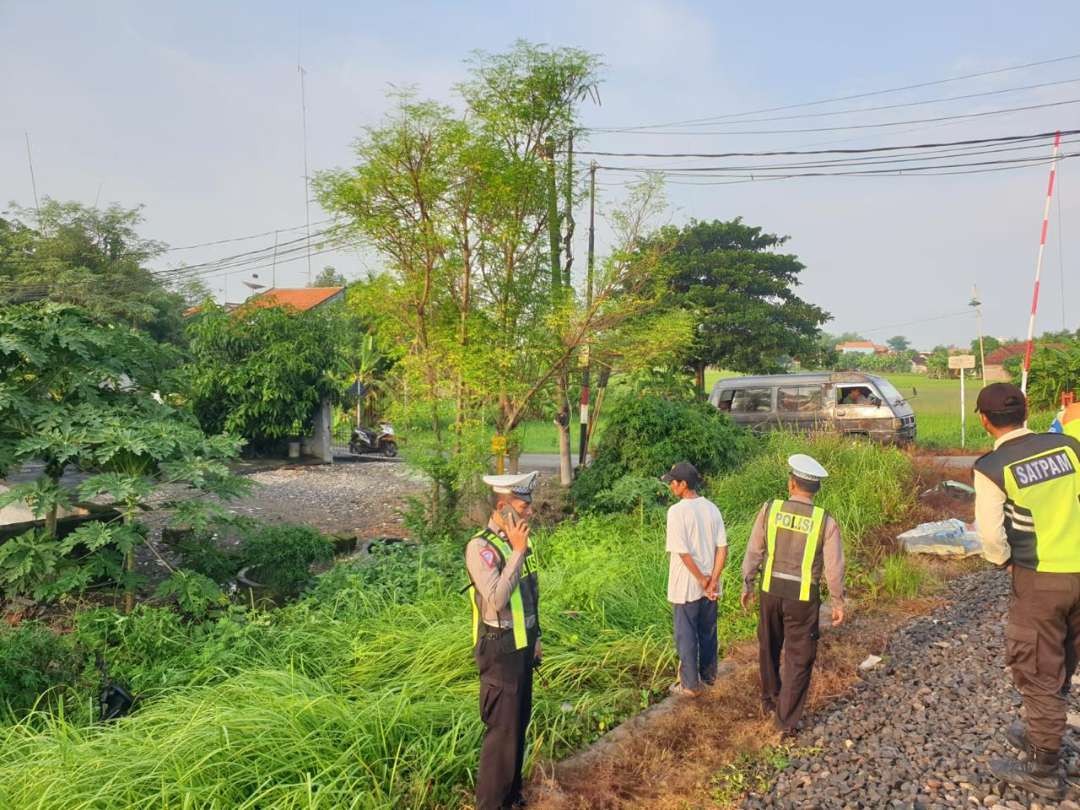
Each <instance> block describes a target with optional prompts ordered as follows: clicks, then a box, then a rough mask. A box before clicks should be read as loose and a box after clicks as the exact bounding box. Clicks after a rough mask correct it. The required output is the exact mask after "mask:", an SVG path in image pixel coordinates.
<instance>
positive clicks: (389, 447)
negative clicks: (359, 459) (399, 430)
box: [349, 423, 397, 458]
mask: <svg viewBox="0 0 1080 810" xmlns="http://www.w3.org/2000/svg"><path fill="white" fill-rule="evenodd" d="M349 452H350V453H352V454H353V455H355V456H361V455H363V454H364V453H382V454H383V455H384V456H386V457H387V458H393V457H394V456H396V455H397V437H396V436H395V434H394V427H393V425H389V424H386V423H383V424H381V425H379V430H378V431H375V430H372V429H370V428H365V427H356V428H354V429H353V432H352V438H350V439H349Z"/></svg>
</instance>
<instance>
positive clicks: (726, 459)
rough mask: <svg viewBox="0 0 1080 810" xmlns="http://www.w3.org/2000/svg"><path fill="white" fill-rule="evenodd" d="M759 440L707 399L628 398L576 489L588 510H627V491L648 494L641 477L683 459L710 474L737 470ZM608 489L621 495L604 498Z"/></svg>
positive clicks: (580, 503) (615, 410)
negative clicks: (754, 438)
mask: <svg viewBox="0 0 1080 810" xmlns="http://www.w3.org/2000/svg"><path fill="white" fill-rule="evenodd" d="M752 445H753V440H752V438H751V436H750V434H749V433H747V431H745V430H743V429H742V428H740V427H738V426H736V425H735V423H733V422H732V421H731V420H730V419H729V418H728V417H727V416H726V415H725V414H722V413H721V412H720V411H718V410H717V409H716V408H714V407H712V406H711V405H708V404H705V403H695V402H676V401H670V400H667V399H661V398H660V397H654V396H643V397H640V398H635V397H626V398H624V399H622V400H621V401H620V402H619V403H618V404H617V405H616V406H615V407H614V408H613V409H612V410H611V416H610V419H609V421H608V423H607V427H606V428H605V429H604V435H603V438H602V439H601V441H600V444H599V446H598V448H597V451H596V458H595V460H594V461H593V463H592V465H590V466H589V467H588V468H587V469H586V470H585V471H584V472H582V473H581V475H579V476H578V478H577V480H576V481H574V485H573V489H572V494H573V496H574V500H575V501H576V503H577V504H578V506H579V507H581V508H582V509H585V510H591V509H597V510H598V509H601V508H602V506H601V505H602V504H603V505H605V506H606V507H607V508H610V509H615V510H619V511H621V510H622V509H623V508H625V506H626V496H627V495H629V496H630V497H634V496H635V495H637V496H640V495H641V494H642V487H641V484H640V482H631V483H624V484H622V485H621V487H619V488H618V489H617V487H618V485H619V481H620V479H622V478H624V477H626V476H633V477H635V478H637V479H642V478H652V479H655V478H657V477H659V476H660V475H662V474H663V473H664V472H665V471H666V470H668V469H669V468H670V467H671V465H672V464H674V463H675V462H677V461H682V460H687V461H690V462H691V463H692V464H693V465H694V466H695V467H697V469H698V471H699V472H700V473H701V474H702V475H705V476H710V475H715V474H717V473H721V472H724V471H726V470H730V469H732V468H733V467H734V466H735V465H736V464H738V463H739V462H740V461H741V460H742V459H744V458H745V457H746V456H747V454H748V452H749V450H750V448H751V447H752ZM606 490H614V491H615V492H616V493H621V494H615V495H608V496H605V497H601V493H604V492H605V491H606Z"/></svg>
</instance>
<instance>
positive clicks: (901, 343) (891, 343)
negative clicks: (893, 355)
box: [885, 335, 911, 352]
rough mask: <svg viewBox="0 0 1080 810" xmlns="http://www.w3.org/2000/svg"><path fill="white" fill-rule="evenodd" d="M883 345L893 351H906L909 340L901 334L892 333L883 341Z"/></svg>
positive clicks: (908, 346)
mask: <svg viewBox="0 0 1080 810" xmlns="http://www.w3.org/2000/svg"><path fill="white" fill-rule="evenodd" d="M885 345H886V346H888V347H889V348H890V349H892V350H893V351H894V352H906V351H907V350H908V349H910V348H911V342H910V341H909V340H908V339H907V338H906V337H904V336H903V335H894V336H893V337H891V338H889V339H888V340H886V341H885Z"/></svg>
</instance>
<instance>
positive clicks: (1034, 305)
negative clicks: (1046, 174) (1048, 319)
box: [1020, 130, 1061, 394]
mask: <svg viewBox="0 0 1080 810" xmlns="http://www.w3.org/2000/svg"><path fill="white" fill-rule="evenodd" d="M1060 149H1061V132H1060V130H1059V131H1058V132H1056V133H1054V149H1053V151H1052V152H1051V153H1050V183H1049V184H1048V185H1047V187H1046V204H1045V205H1044V206H1043V221H1042V234H1041V236H1040V237H1039V256H1038V258H1037V259H1036V260H1035V290H1034V292H1033V293H1032V295H1031V317H1030V318H1029V319H1028V333H1027V348H1026V349H1025V350H1024V371H1023V374H1022V375H1021V377H1020V390H1021V391H1023V392H1024V393H1025V394H1026V393H1027V383H1028V372H1029V371H1031V349H1032V341H1033V340H1034V338H1035V313H1036V311H1037V310H1038V309H1039V278H1040V276H1042V265H1043V253H1044V252H1045V250H1046V231H1047V229H1048V228H1049V227H1050V199H1051V198H1052V197H1053V196H1054V175H1055V174H1056V173H1057V161H1058V151H1059V150H1060Z"/></svg>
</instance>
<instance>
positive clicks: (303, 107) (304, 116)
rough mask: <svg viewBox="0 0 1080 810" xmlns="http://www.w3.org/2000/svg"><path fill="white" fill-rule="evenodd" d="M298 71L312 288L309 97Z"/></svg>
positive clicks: (308, 254) (309, 274)
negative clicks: (308, 132) (308, 141)
mask: <svg viewBox="0 0 1080 810" xmlns="http://www.w3.org/2000/svg"><path fill="white" fill-rule="evenodd" d="M296 69H297V71H299V73H300V117H301V120H302V122H303V128H304V226H305V228H306V233H307V283H308V286H309V287H310V286H311V192H310V190H309V188H308V186H309V184H310V182H311V179H310V177H309V176H308V143H307V95H306V94H305V92H304V68H303V66H302V65H301V64H300V63H299V62H297V63H296Z"/></svg>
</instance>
